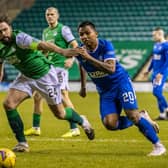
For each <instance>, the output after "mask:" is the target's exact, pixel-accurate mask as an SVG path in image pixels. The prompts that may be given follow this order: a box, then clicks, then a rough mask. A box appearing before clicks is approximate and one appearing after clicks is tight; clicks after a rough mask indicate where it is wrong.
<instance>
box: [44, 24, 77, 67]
mask: <svg viewBox="0 0 168 168" xmlns="http://www.w3.org/2000/svg"><path fill="white" fill-rule="evenodd" d="M74 39H75V38H74V36H73V35H72V32H71V30H70V28H69V27H68V26H64V25H62V24H61V23H58V24H57V26H56V27H54V28H51V27H48V28H46V29H44V31H43V40H44V41H47V42H52V43H54V44H56V45H57V46H59V47H61V48H68V45H69V43H70V42H71V41H73V40H74ZM48 59H49V60H51V61H52V62H54V65H55V66H56V67H64V63H65V60H66V59H67V58H66V57H64V56H63V55H61V54H57V53H53V52H50V53H48Z"/></svg>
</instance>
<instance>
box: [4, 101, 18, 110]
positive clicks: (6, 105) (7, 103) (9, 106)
mask: <svg viewBox="0 0 168 168" xmlns="http://www.w3.org/2000/svg"><path fill="white" fill-rule="evenodd" d="M3 107H4V109H5V110H12V109H15V108H16V105H15V103H13V102H11V101H9V100H5V101H4V102H3Z"/></svg>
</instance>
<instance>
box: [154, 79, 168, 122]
mask: <svg viewBox="0 0 168 168" xmlns="http://www.w3.org/2000/svg"><path fill="white" fill-rule="evenodd" d="M164 81H165V80H162V82H161V83H160V84H156V82H154V81H153V83H152V84H153V92H152V93H153V95H154V96H155V97H156V100H157V104H158V108H159V112H160V114H159V116H158V117H157V118H156V120H166V119H167V112H168V105H167V101H166V99H165V97H164V95H163V85H164V83H165V82H164Z"/></svg>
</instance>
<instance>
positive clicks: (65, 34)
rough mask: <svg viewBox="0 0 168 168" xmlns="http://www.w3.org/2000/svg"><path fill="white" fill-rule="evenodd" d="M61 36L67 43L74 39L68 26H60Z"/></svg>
mask: <svg viewBox="0 0 168 168" xmlns="http://www.w3.org/2000/svg"><path fill="white" fill-rule="evenodd" d="M62 36H63V37H64V39H65V41H66V42H67V43H70V42H71V41H73V40H75V37H74V36H73V34H72V31H71V29H70V28H69V27H68V26H63V27H62Z"/></svg>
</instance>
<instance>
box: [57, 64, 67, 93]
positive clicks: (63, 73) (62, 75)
mask: <svg viewBox="0 0 168 168" xmlns="http://www.w3.org/2000/svg"><path fill="white" fill-rule="evenodd" d="M56 69H57V70H58V71H59V73H57V76H58V80H59V82H60V84H61V90H69V85H68V81H69V72H68V70H67V69H64V68H57V67H56Z"/></svg>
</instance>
